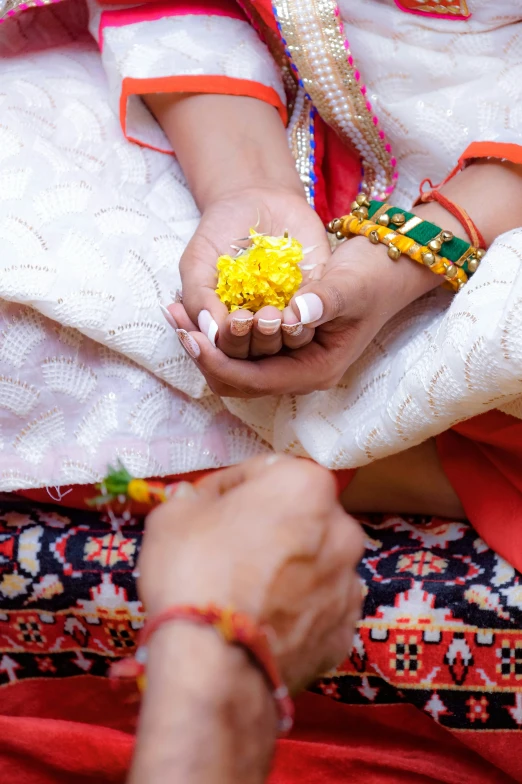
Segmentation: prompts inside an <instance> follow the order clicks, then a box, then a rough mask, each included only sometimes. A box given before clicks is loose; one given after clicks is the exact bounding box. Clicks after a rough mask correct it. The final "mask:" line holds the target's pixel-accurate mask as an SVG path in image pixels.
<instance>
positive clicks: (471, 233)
mask: <svg viewBox="0 0 522 784" xmlns="http://www.w3.org/2000/svg"><path fill="white" fill-rule="evenodd" d="M425 183H428V185H429V186H430V188H432V190H431V191H423V190H422V188H423V186H424V184H425ZM419 201H420V202H422V203H423V204H426V203H428V202H430V201H436V202H438V203H439V204H440V206H441V207H443V208H444V209H445V210H447V211H448V212H449V213H450V214H451V215H453V217H454V218H456V219H457V220H458V222H459V223H460V225H461V226H462V228H463V229H464V231H465V232H466V234H467V235H468V237H469V240H470V242H471V244H472V245H473V247H474V248H482V249H483V250H486V248H487V246H486V242H485V240H484V237H483V236H482V234H481V233H480V231H479V229H478V228H477V226H476V224H475V223H474V221H473V220H472V219H471V218H470V217H469V215H468V213H467V212H466V210H465V209H464V208H463V207H460V206H459V205H458V204H455V202H454V201H451V199H448V197H447V196H443V195H442V193H440V192H439V191H438V190H436V188H434V186H433V183H432V182H431V180H429V179H426V180H423V181H422V182H421V184H420V196H419ZM417 204H418V202H417Z"/></svg>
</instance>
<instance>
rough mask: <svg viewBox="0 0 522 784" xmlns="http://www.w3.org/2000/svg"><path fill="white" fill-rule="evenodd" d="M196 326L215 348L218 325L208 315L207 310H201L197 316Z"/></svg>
mask: <svg viewBox="0 0 522 784" xmlns="http://www.w3.org/2000/svg"><path fill="white" fill-rule="evenodd" d="M198 326H199V329H200V330H201V332H202V333H203V334H204V335H206V336H207V338H208V339H209V340H210V342H211V343H212V345H213V346H214V348H215V346H216V336H217V333H218V325H217V324H216V322H215V321H214V319H213V318H212V316H211V315H210V313H209V311H208V310H202V311H201V313H200V314H199V316H198Z"/></svg>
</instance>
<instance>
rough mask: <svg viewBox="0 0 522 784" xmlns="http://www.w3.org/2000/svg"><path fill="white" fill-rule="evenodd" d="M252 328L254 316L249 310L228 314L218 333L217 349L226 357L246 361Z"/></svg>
mask: <svg viewBox="0 0 522 784" xmlns="http://www.w3.org/2000/svg"><path fill="white" fill-rule="evenodd" d="M253 326H254V314H253V313H252V312H251V311H250V310H235V311H234V312H233V313H229V315H228V316H227V318H226V320H225V322H224V323H223V326H222V327H221V329H220V331H219V340H218V343H217V347H218V348H219V349H220V350H221V351H223V353H224V354H226V355H227V357H235V358H236V359H246V358H247V357H248V354H249V351H250V334H251V332H252V327H253Z"/></svg>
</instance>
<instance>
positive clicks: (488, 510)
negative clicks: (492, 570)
mask: <svg viewBox="0 0 522 784" xmlns="http://www.w3.org/2000/svg"><path fill="white" fill-rule="evenodd" d="M436 442H437V449H438V453H439V457H440V460H441V463H442V467H443V469H444V472H445V473H446V475H447V477H448V479H449V480H450V482H451V484H452V486H453V488H454V490H455V492H456V493H457V495H458V496H459V498H460V500H461V503H462V506H463V507H464V510H465V512H466V515H467V517H468V519H469V520H470V522H471V523H472V524H473V526H474V528H476V530H477V531H478V533H479V534H480V536H481V537H482V538H483V539H484V541H485V542H486V543H487V544H488V546H489V547H491V548H492V549H493V550H494V551H495V552H497V553H499V555H501V556H502V557H503V558H505V559H506V560H507V561H508V562H509V563H511V564H512V565H513V566H514V567H515V568H516V569H518V570H521V569H522V420H520V419H516V418H515V417H512V416H508V415H507V414H503V413H502V412H501V411H489V412H488V413H487V414H483V415H482V416H478V417H474V418H473V419H469V420H468V421H467V422H462V423H460V424H459V425H456V426H455V427H454V428H452V429H451V430H448V431H447V432H446V433H442V434H441V435H440V436H438V437H437V439H436Z"/></svg>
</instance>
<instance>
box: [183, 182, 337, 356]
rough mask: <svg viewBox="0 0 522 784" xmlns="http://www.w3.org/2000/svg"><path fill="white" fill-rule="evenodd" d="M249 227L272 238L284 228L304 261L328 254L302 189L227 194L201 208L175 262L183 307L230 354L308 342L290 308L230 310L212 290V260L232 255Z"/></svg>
mask: <svg viewBox="0 0 522 784" xmlns="http://www.w3.org/2000/svg"><path fill="white" fill-rule="evenodd" d="M252 227H256V228H257V229H258V231H260V232H264V233H266V234H271V235H274V236H281V235H282V234H283V233H284V231H285V230H288V231H289V233H290V235H291V236H294V237H296V238H297V239H298V240H299V242H301V243H302V244H303V245H304V246H305V248H312V247H313V248H314V250H312V251H311V252H310V253H308V254H307V256H306V263H307V265H313V264H322V263H324V262H326V261H327V259H328V257H329V256H330V255H331V251H330V246H329V242H328V238H327V236H326V232H325V229H324V226H323V224H322V222H321V220H320V219H319V217H318V216H317V214H316V213H315V212H314V211H313V210H312V208H311V207H310V206H309V205H308V203H307V201H306V199H305V196H304V192H303V191H302V188H301V187H298V188H284V187H274V186H273V185H268V186H267V187H263V186H262V185H259V186H256V187H247V188H242V189H240V190H237V191H232V192H228V193H226V194H224V195H222V196H220V197H219V198H218V199H217V200H216V201H213V202H211V203H210V204H209V205H208V206H207V207H206V208H205V210H204V212H203V215H202V218H201V222H200V224H199V226H198V229H197V231H196V233H195V235H194V237H193V238H192V240H191V241H190V243H189V244H188V246H187V248H186V250H185V252H184V254H183V256H182V258H181V262H180V273H181V280H182V285H183V305H184V308H185V311H186V313H187V315H188V317H189V319H190V321H191V322H192V323H193V324H197V325H198V326H199V329H200V330H201V332H202V333H203V334H204V335H206V337H207V338H208V339H209V341H210V343H211V344H213V345H217V347H218V349H220V351H222V352H223V353H224V354H226V355H227V356H229V357H235V358H238V359H245V358H246V357H248V356H251V357H258V356H262V355H269V354H277V353H278V352H279V351H280V349H281V348H282V346H286V347H287V348H292V349H295V348H299V347H301V346H304V345H305V344H306V343H309V342H310V340H311V339H312V338H313V335H314V331H313V329H312V328H310V327H306V326H304V325H302V324H299V323H298V321H299V319H298V318H297V316H296V314H295V313H294V311H293V310H292V309H291V308H286V309H285V311H283V312H281V311H279V310H277V308H274V307H266V308H262V309H261V310H260V311H258V312H257V313H256V314H255V315H254V313H252V312H250V311H249V310H238V311H235V312H234V313H231V314H229V313H228V310H227V308H226V306H225V305H224V304H223V303H222V302H221V301H220V300H219V298H218V297H217V295H216V293H215V288H216V283H217V276H216V262H217V259H218V256H220V255H222V254H231V255H234V254H235V252H236V251H235V250H233V248H232V247H231V245H233V244H236V245H237V246H244V245H245V243H244V242H241V241H239V240H240V239H241V238H242V239H244V238H245V237H248V236H249V231H250V229H251V228H252Z"/></svg>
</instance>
